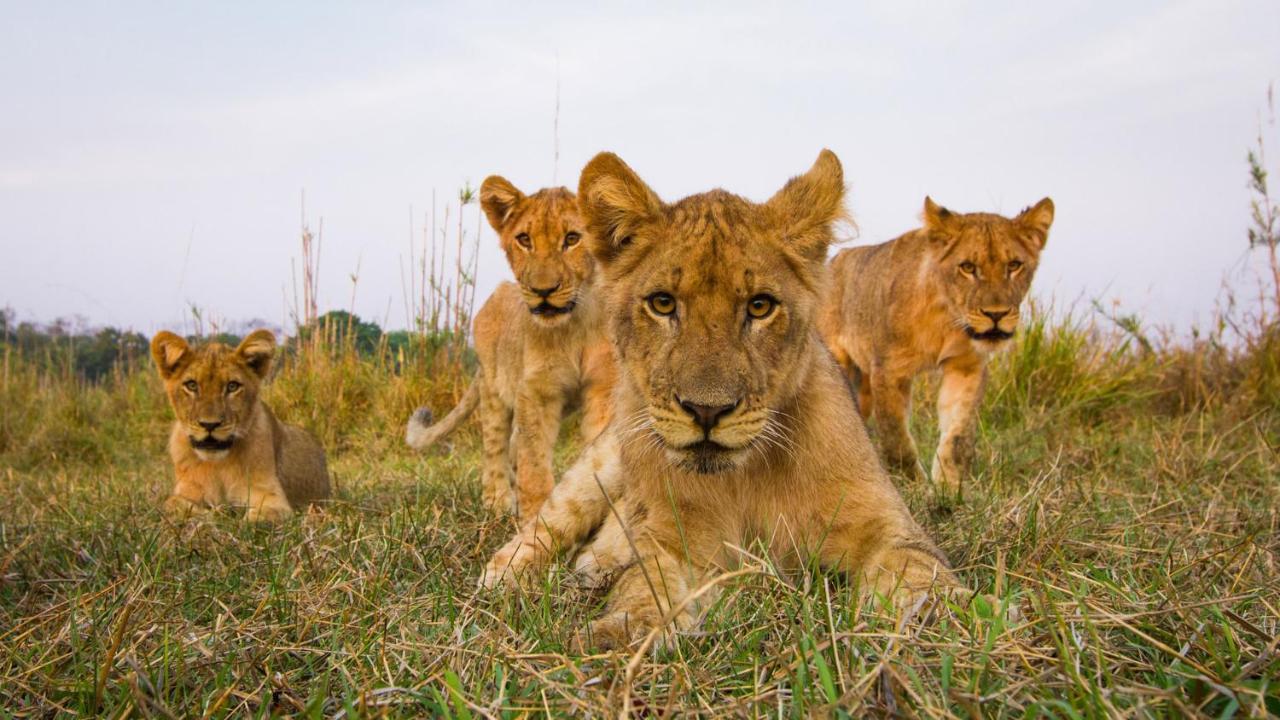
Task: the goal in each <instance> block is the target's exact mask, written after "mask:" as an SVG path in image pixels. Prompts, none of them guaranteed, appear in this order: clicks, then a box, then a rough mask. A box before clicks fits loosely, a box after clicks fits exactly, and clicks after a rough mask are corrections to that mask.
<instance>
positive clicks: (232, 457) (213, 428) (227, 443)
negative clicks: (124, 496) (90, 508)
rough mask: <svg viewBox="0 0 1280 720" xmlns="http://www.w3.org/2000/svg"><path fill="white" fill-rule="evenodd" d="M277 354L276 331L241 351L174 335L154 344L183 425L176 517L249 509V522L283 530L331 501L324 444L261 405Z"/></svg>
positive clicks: (178, 429)
mask: <svg viewBox="0 0 1280 720" xmlns="http://www.w3.org/2000/svg"><path fill="white" fill-rule="evenodd" d="M275 348H276V338H275V335H273V334H271V332H270V331H269V330H255V331H254V332H252V333H250V334H249V336H248V337H246V338H245V339H244V341H243V342H241V343H240V345H239V346H238V347H236V348H235V349H232V348H230V347H228V346H226V345H223V344H222V343H215V342H211V343H206V344H204V345H201V346H199V347H196V348H192V347H191V346H190V345H188V344H187V341H186V340H183V339H182V338H181V337H179V336H177V335H175V334H173V333H171V332H168V331H161V332H160V333H158V334H157V335H156V336H155V337H154V338H152V340H151V357H152V359H153V360H155V364H156V369H157V370H159V372H160V377H161V379H162V380H163V381H164V387H165V393H166V394H167V395H168V396H169V404H170V405H171V406H172V407H173V414H174V416H175V418H176V419H175V421H174V423H173V430H172V431H171V432H170V433H169V455H170V457H171V458H172V459H173V467H174V472H175V473H176V474H177V482H176V483H175V484H174V486H173V493H172V495H170V497H169V499H168V500H167V501H165V505H164V507H165V510H166V512H168V513H169V514H170V515H172V516H174V517H178V518H183V517H186V516H189V515H192V514H196V513H202V512H206V511H208V510H209V509H210V508H213V507H216V506H219V505H232V506H238V507H243V508H245V515H244V517H245V520H248V521H250V522H276V521H279V520H283V519H285V518H287V517H289V516H290V515H292V514H293V513H294V511H297V510H301V509H303V508H304V507H306V506H307V505H308V504H310V503H314V502H317V501H321V500H325V499H327V498H328V497H329V471H328V469H327V468H326V466H325V458H324V449H323V448H321V447H320V443H318V442H317V441H316V439H315V438H313V437H312V436H311V435H310V434H308V433H307V431H306V430H303V429H302V428H300V427H297V426H294V425H286V424H285V423H282V422H280V421H279V420H277V419H276V416H275V415H274V414H273V413H272V412H271V409H270V408H269V407H267V405H266V404H265V403H264V402H262V400H261V398H259V391H260V390H261V386H262V381H263V379H265V378H266V376H267V372H268V371H269V370H270V369H271V358H272V356H273V355H274V354H275Z"/></svg>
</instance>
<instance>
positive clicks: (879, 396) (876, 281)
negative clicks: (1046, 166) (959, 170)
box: [818, 198, 1053, 492]
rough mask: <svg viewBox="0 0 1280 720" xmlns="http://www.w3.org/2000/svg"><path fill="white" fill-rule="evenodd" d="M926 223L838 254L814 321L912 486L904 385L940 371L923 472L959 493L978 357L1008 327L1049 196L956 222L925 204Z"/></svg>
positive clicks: (919, 471) (1031, 264)
mask: <svg viewBox="0 0 1280 720" xmlns="http://www.w3.org/2000/svg"><path fill="white" fill-rule="evenodd" d="M924 221H925V222H924V227H922V228H920V229H919V230H915V231H912V232H909V233H907V234H905V235H903V236H901V237H899V238H897V239H895V240H891V241H889V242H886V243H883V244H881V245H875V246H871V247H858V248H850V249H848V250H844V251H842V252H840V253H839V254H837V255H836V256H835V258H834V259H833V260H832V261H831V267H832V274H833V275H834V278H833V282H834V284H833V287H832V291H831V293H830V294H829V295H828V296H827V299H826V301H825V303H824V304H823V308H822V310H821V312H820V314H819V320H818V326H819V328H820V329H821V331H822V335H823V337H824V339H825V340H826V343H827V345H828V347H829V348H830V349H831V352H832V354H834V355H835V357H836V360H837V361H838V362H839V363H840V364H841V365H842V366H843V367H844V369H845V372H846V373H847V374H848V377H849V379H850V382H851V383H852V385H853V387H855V388H856V389H857V392H858V404H859V407H860V408H861V410H862V412H863V414H864V416H866V415H870V416H871V417H872V418H873V420H874V422H875V426H876V430H877V433H878V436H879V441H880V447H881V451H882V454H883V456H884V459H885V462H886V463H887V464H888V465H889V466H890V468H892V469H895V470H898V471H901V472H905V473H906V474H908V475H909V476H911V477H912V478H913V479H917V480H923V478H924V468H922V467H921V466H920V461H919V459H918V456H917V454H916V447H915V443H913V442H912V440H911V435H910V433H909V432H908V430H907V421H908V418H909V415H910V399H911V383H912V380H913V379H914V378H915V376H916V375H918V374H919V373H921V372H924V371H926V370H935V369H940V370H941V371H942V384H941V388H940V390H939V393H938V420H939V426H940V429H941V440H940V441H939V443H938V452H937V455H936V457H935V459H934V463H933V473H932V474H933V480H934V482H935V483H937V484H938V485H939V486H940V487H941V488H943V489H945V490H947V491H950V492H958V491H959V488H960V484H961V480H962V478H963V477H964V475H965V474H967V472H968V468H969V464H970V462H971V458H972V456H973V443H974V431H975V429H976V425H977V414H978V406H979V405H980V404H981V402H982V391H983V385H984V383H985V380H986V362H987V356H988V355H989V354H990V353H991V352H992V351H994V350H996V349H997V348H999V347H1000V346H1001V345H1002V343H1003V341H1004V340H1006V339H1008V337H1012V335H1013V333H1014V332H1015V331H1016V330H1017V327H1018V317H1019V313H1018V306H1019V305H1020V304H1021V302H1022V299H1023V297H1024V296H1025V295H1026V293H1027V290H1028V289H1029V288H1030V287H1031V278H1032V277H1033V276H1034V275H1035V271H1036V266H1037V265H1038V264H1039V260H1040V251H1041V250H1042V249H1043V248H1044V244H1045V242H1046V240H1047V239H1048V236H1049V225H1050V224H1052V222H1053V201H1052V200H1050V199H1049V198H1045V199H1043V200H1041V201H1040V202H1039V203H1037V204H1036V205H1035V206H1034V207H1031V208H1028V209H1027V210H1024V211H1023V212H1022V213H1021V214H1020V215H1018V216H1017V217H1014V218H1012V219H1009V218H1005V217H1001V216H1000V215H993V214H988V213H972V214H968V215H959V214H956V213H953V212H951V211H949V210H947V209H946V208H943V207H940V206H938V205H937V204H935V203H934V202H933V200H931V199H929V198H925V210H924ZM987 313H991V314H990V315H988V314H987ZM996 318H998V319H996ZM993 335H998V337H993Z"/></svg>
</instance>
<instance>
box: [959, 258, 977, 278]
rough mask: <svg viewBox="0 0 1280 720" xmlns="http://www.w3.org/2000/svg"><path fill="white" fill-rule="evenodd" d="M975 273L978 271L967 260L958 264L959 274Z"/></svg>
mask: <svg viewBox="0 0 1280 720" xmlns="http://www.w3.org/2000/svg"><path fill="white" fill-rule="evenodd" d="M977 271H978V266H977V265H974V264H973V263H971V262H969V261H968V260H965V261H964V262H962V263H960V272H962V273H964V274H965V275H972V274H974V273H975V272H977Z"/></svg>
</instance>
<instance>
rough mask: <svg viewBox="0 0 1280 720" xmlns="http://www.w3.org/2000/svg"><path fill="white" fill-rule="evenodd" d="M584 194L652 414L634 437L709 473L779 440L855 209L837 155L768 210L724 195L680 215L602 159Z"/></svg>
mask: <svg viewBox="0 0 1280 720" xmlns="http://www.w3.org/2000/svg"><path fill="white" fill-rule="evenodd" d="M578 195H579V198H580V204H581V207H582V212H583V215H584V219H585V220H586V223H587V229H588V236H589V237H590V242H591V252H592V254H593V255H594V256H595V258H596V260H597V262H599V263H600V264H601V267H602V268H603V270H604V273H605V281H606V282H605V286H606V288H607V293H608V297H607V306H608V309H607V313H608V322H609V329H610V332H611V335H612V339H613V341H614V346H615V349H616V353H617V357H618V360H619V362H620V363H621V364H622V367H623V368H624V370H625V372H624V373H623V376H624V377H625V382H626V383H628V389H629V390H630V391H631V392H633V393H634V395H635V396H636V397H637V398H639V399H640V401H641V405H642V408H641V409H640V410H639V412H638V413H637V414H636V415H635V416H634V417H632V418H630V419H629V420H630V424H629V425H624V427H623V433H624V436H628V437H637V436H640V437H646V438H649V439H650V440H649V441H650V442H653V443H654V447H658V448H661V449H662V450H663V452H664V454H665V457H666V459H667V460H668V461H670V462H672V463H673V464H675V465H677V466H679V467H681V468H684V469H686V470H692V471H695V472H699V473H721V472H727V471H730V470H733V469H735V468H738V467H740V466H742V465H743V464H744V463H745V462H746V461H747V459H748V458H749V457H750V456H751V453H752V452H753V450H757V451H761V454H763V449H764V447H765V446H767V445H768V444H770V443H779V442H780V441H781V440H782V438H781V434H782V430H781V429H780V428H781V427H782V426H783V425H784V424H785V420H786V418H787V417H788V413H787V409H788V408H789V407H790V403H791V402H792V401H793V400H794V399H795V397H796V396H797V395H798V393H799V389H800V388H799V379H800V378H802V377H804V373H805V371H806V370H807V368H808V362H809V358H811V357H812V348H811V347H810V345H809V344H810V343H811V342H814V337H815V336H814V330H813V322H814V314H815V312H816V308H817V305H818V298H819V295H820V293H821V291H822V288H823V285H824V281H825V277H826V275H825V265H824V260H825V258H826V252H827V246H828V245H829V243H830V241H831V226H832V224H833V223H834V222H835V220H837V219H838V218H839V217H840V216H841V215H842V212H843V211H842V204H843V196H844V181H843V175H842V171H841V168H840V162H839V160H837V159H836V156H835V155H834V154H832V153H831V152H829V151H824V152H823V153H822V155H821V156H820V157H819V158H818V161H817V163H815V164H814V166H813V168H812V169H811V170H809V172H808V173H806V174H805V175H802V176H800V177H797V178H794V179H792V180H791V181H790V182H789V183H787V185H786V187H784V188H783V189H782V190H781V191H779V192H778V193H777V194H776V195H775V196H774V197H773V198H771V199H770V200H769V201H768V202H766V203H763V204H756V203H752V202H748V201H747V200H744V199H742V198H740V197H737V196H735V195H731V194H729V193H727V192H724V191H723V190H714V191H711V192H708V193H704V194H701V195H695V196H692V197H689V198H686V199H684V200H681V201H679V202H677V203H675V204H672V205H667V204H664V203H663V202H662V201H661V200H660V199H659V198H658V196H657V195H655V194H654V193H653V191H652V190H650V189H649V187H648V186H647V185H645V184H644V182H643V181H641V180H640V178H639V177H638V176H636V174H635V173H634V172H633V171H632V170H631V168H629V167H628V166H627V165H626V164H625V163H623V162H622V160H620V159H619V158H618V157H617V156H615V155H612V154H610V153H602V154H600V155H597V156H596V157H595V159H593V160H592V161H591V162H590V164H588V165H587V167H586V169H584V170H583V173H582V178H581V181H580V184H579V192H578Z"/></svg>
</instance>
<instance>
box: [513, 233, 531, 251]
mask: <svg viewBox="0 0 1280 720" xmlns="http://www.w3.org/2000/svg"><path fill="white" fill-rule="evenodd" d="M516 242H518V243H520V247H522V248H524V249H525V250H528V249H530V248H532V247H533V241H532V240H530V239H529V233H520V234H519V235H517V236H516Z"/></svg>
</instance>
